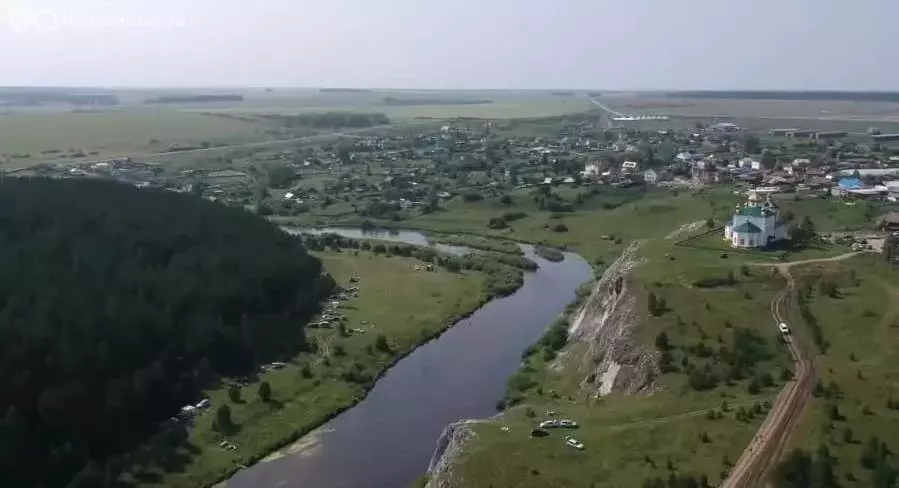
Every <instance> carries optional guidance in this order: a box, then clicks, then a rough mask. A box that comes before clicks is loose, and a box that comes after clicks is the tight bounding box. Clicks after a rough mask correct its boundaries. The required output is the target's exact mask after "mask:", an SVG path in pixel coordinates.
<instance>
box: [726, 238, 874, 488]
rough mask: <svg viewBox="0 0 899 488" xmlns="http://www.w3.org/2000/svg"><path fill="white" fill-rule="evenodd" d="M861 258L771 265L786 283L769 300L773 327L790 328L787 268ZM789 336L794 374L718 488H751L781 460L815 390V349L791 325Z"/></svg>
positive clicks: (790, 279)
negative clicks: (781, 324)
mask: <svg viewBox="0 0 899 488" xmlns="http://www.w3.org/2000/svg"><path fill="white" fill-rule="evenodd" d="M859 254H862V253H860V252H851V253H846V254H843V255H840V256H834V257H830V258H821V259H807V260H804V261H794V262H791V263H782V264H774V265H773V266H775V267H776V268H777V270H778V271H779V272H780V273H781V274H782V275H783V277H784V278H785V279H786V280H787V286H786V288H784V290H783V291H781V292H780V293H778V294H777V296H775V297H774V299H773V300H771V316H772V318H773V319H774V323H775V324H779V323H781V322H783V323H786V324H791V322H790V320H789V316H790V298H791V296H792V294H793V291H794V290H795V288H796V282H795V280H794V279H793V275H792V274H790V268H791V267H793V266H799V265H803V264H810V263H823V262H831V261H841V260H843V259H848V258H851V257H853V256H856V255H859ZM758 265H760V266H762V265H767V266H772V264H770V263H767V264H765V263H758ZM791 328H792V329H793V330H791V332H792V333H791V334H790V335H785V336H784V339H785V340H786V344H787V347H788V348H789V350H790V355H791V356H792V357H793V364H794V372H793V379H792V380H790V381H789V382H788V383H787V384H786V386H784V388H783V390H781V392H780V393H779V394H778V396H777V399H776V400H775V401H774V404H773V405H772V407H771V411H770V412H768V416H767V417H765V421H764V422H762V426H761V427H759V430H758V432H756V435H755V436H754V437H753V438H752V441H750V443H749V446H747V447H746V450H745V451H743V454H742V455H741V456H740V459H739V460H737V463H736V464H735V465H734V467H733V469H732V470H731V472H730V475H729V476H728V477H727V479H726V480H724V482H723V483H721V488H752V487H753V486H755V485H756V484H757V483H759V482H760V481H761V480H762V478H763V477H764V475H765V473H766V472H767V471H768V469H769V468H770V467H771V466H772V465H773V464H774V462H775V461H776V460H777V459H778V458H779V457H780V455H781V453H782V452H783V448H784V445H785V444H786V443H787V440H788V439H789V437H790V434H791V433H792V431H793V429H794V428H795V427H796V424H797V423H798V422H799V419H800V417H801V416H802V411H803V409H804V408H805V405H806V404H807V403H808V400H809V398H810V396H811V393H812V390H813V389H814V385H815V379H816V378H817V375H818V371H817V369H818V368H817V367H818V364H817V359H816V357H815V355H816V351H815V348H814V347H812V346H810V345H809V344H807V343H806V342H807V341H804V340H803V336H802V334H797V331H796V330H795V327H793V326H792V325H791Z"/></svg>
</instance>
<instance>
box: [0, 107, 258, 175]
mask: <svg viewBox="0 0 899 488" xmlns="http://www.w3.org/2000/svg"><path fill="white" fill-rule="evenodd" d="M151 139H155V140H156V141H158V142H151ZM264 139H265V136H264V135H263V134H261V133H260V132H259V130H258V127H256V126H254V125H253V124H250V123H247V122H243V121H240V120H237V119H226V118H221V117H210V116H207V115H202V114H198V113H192V112H184V111H178V110H169V109H135V110H102V111H97V112H80V113H73V112H54V113H50V112H21V113H18V112H16V113H11V114H9V115H0V153H5V154H7V155H9V156H10V159H11V165H12V166H24V165H27V164H28V163H30V162H34V163H37V162H40V161H41V160H58V159H63V158H64V157H65V154H66V153H67V152H69V150H80V151H82V152H83V153H84V154H85V158H86V159H101V158H104V157H117V156H125V155H140V154H152V153H157V152H161V151H164V150H165V149H166V148H167V147H168V146H169V145H170V144H180V145H187V144H195V145H199V144H201V143H202V142H204V141H206V142H209V143H213V144H214V143H224V144H239V143H244V142H253V141H260V140H264ZM57 151H59V152H57ZM94 153H96V154H94ZM16 154H18V155H24V154H29V155H30V157H29V158H27V159H26V158H21V157H18V158H17V157H15V155H16Z"/></svg>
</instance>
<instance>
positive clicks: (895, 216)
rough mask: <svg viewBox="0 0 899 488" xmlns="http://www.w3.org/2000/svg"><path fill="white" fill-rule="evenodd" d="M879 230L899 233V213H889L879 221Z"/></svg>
mask: <svg viewBox="0 0 899 488" xmlns="http://www.w3.org/2000/svg"><path fill="white" fill-rule="evenodd" d="M880 228H881V229H883V230H888V231H899V212H890V213H888V214H886V215H884V217H883V219H882V220H881V221H880Z"/></svg>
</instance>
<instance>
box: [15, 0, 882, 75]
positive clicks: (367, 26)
mask: <svg viewBox="0 0 899 488" xmlns="http://www.w3.org/2000/svg"><path fill="white" fill-rule="evenodd" d="M896 19H899V0H747V1H739V0H441V1H437V0H0V85H7V86H8V85H89V86H210V85H215V86H232V85H233V86H237V85H253V86H284V87H286V86H306V87H312V86H341V87H392V88H416V87H420V88H596V89H635V90H636V89H665V88H672V89H686V88H707V89H736V88H742V89H859V90H899V63H897V61H899V54H897V46H899V29H897V27H896V25H897V24H896Z"/></svg>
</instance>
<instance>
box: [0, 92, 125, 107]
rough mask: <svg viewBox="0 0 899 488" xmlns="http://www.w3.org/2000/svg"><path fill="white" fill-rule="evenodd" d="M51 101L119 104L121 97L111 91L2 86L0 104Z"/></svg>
mask: <svg viewBox="0 0 899 488" xmlns="http://www.w3.org/2000/svg"><path fill="white" fill-rule="evenodd" d="M49 103H68V104H72V105H118V103H119V98H118V97H117V96H115V95H113V94H111V93H104V92H103V91H102V90H101V89H97V91H85V90H84V89H77V88H75V89H71V90H69V89H52V88H2V87H0V104H3V105H7V106H10V107H30V106H37V105H44V104H49Z"/></svg>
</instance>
